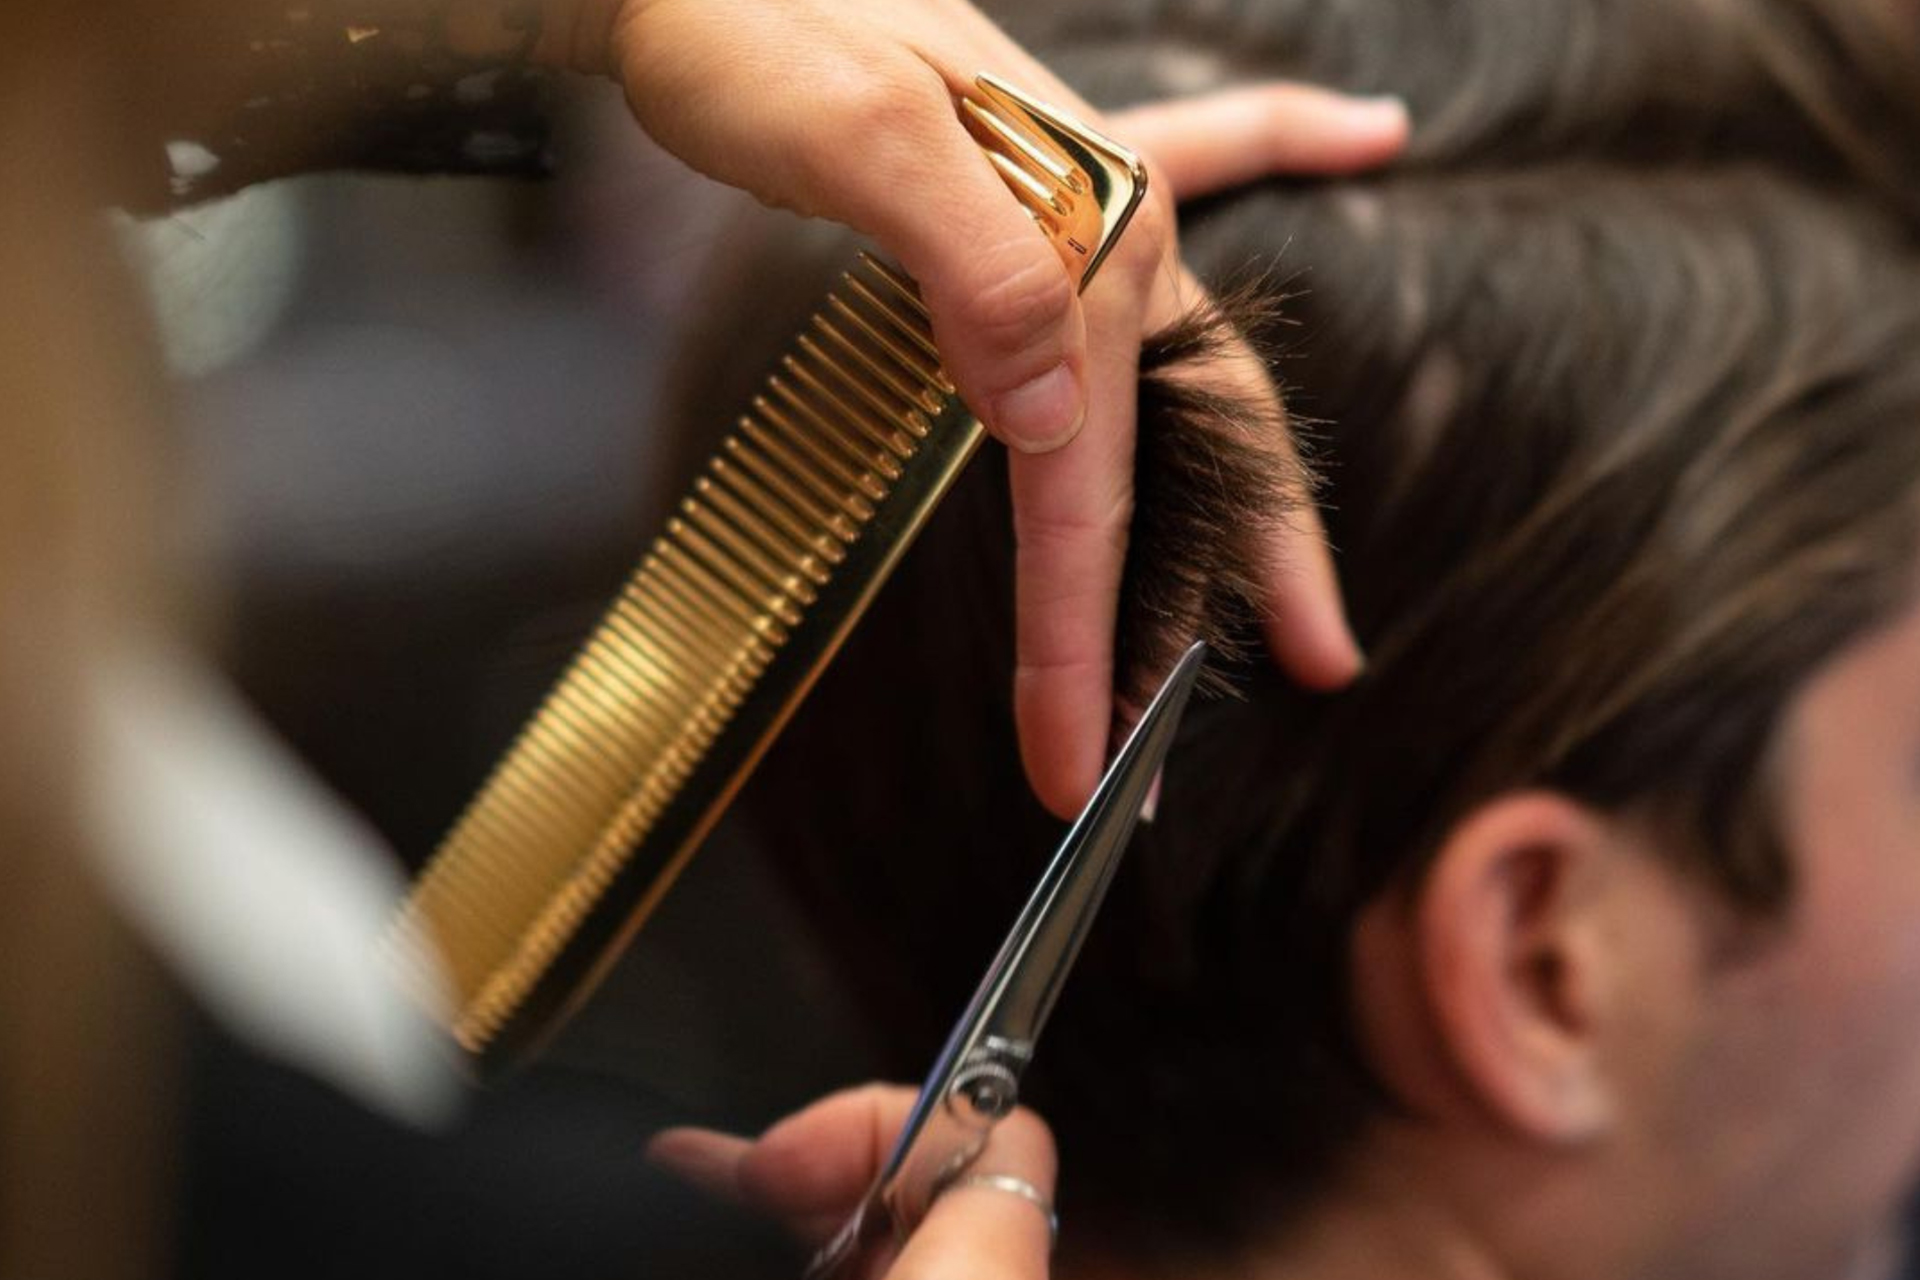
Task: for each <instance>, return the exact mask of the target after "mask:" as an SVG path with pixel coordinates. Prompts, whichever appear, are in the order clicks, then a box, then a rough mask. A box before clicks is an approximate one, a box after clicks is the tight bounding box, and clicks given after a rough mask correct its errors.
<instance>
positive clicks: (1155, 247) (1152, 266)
mask: <svg viewBox="0 0 1920 1280" xmlns="http://www.w3.org/2000/svg"><path fill="white" fill-rule="evenodd" d="M1150 190H1151V189H1150ZM1175 228H1176V222H1175V216H1174V211H1173V205H1172V202H1171V198H1170V197H1169V196H1168V195H1167V194H1166V187H1165V184H1164V183H1161V184H1160V190H1159V191H1158V192H1157V193H1155V194H1151V195H1149V196H1148V198H1147V199H1145V200H1143V201H1141V202H1140V208H1139V209H1138V210H1137V211H1135V213H1134V215H1133V222H1132V224H1131V225H1130V226H1129V227H1128V228H1127V232H1126V234H1125V235H1123V236H1121V237H1120V243H1119V244H1118V245H1116V246H1114V253H1113V261H1114V264H1115V266H1117V267H1118V268H1119V269H1120V270H1121V271H1123V272H1125V273H1126V274H1127V275H1128V276H1129V278H1131V279H1133V280H1135V281H1138V280H1140V279H1142V278H1145V277H1150V276H1152V275H1154V274H1156V273H1158V272H1160V271H1162V270H1165V269H1167V267H1168V266H1169V265H1170V264H1172V263H1175V262H1178V261H1179V257H1180V247H1179V236H1178V233H1177V232H1176V229H1175Z"/></svg>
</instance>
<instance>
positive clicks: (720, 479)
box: [397, 76, 1146, 1068]
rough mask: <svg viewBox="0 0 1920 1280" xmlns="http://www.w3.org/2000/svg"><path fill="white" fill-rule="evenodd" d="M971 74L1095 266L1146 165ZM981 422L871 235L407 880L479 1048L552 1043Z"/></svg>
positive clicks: (1022, 188)
mask: <svg viewBox="0 0 1920 1280" xmlns="http://www.w3.org/2000/svg"><path fill="white" fill-rule="evenodd" d="M976 83H977V89H978V96H977V97H970V98H968V99H966V100H964V101H963V102H962V103H961V112H962V117H963V119H964V120H965V122H966V124H967V126H968V128H969V129H970V130H971V131H972V133H973V135H974V136H975V138H976V139H977V140H979V142H980V143H981V146H982V147H983V149H984V150H985V151H986V154H987V156H988V158H989V159H990V160H991V161H992V163H993V164H994V166H995V168H996V169H997V170H998V171H999V173H1000V174H1001V176H1002V177H1003V178H1004V179H1005V180H1006V182H1007V185H1008V186H1009V187H1010V188H1011V189H1012V191H1013V193H1014V195H1015V196H1016V197H1017V198H1018V199H1019V200H1020V201H1021V202H1022V203H1023V204H1024V205H1025V206H1026V208H1027V209H1028V211H1029V213H1031V214H1032V216H1033V218H1034V221H1035V223H1036V224H1037V225H1038V226H1039V227H1040V229H1041V230H1042V231H1043V232H1045V233H1046V235H1047V236H1048V237H1049V239H1050V240H1051V241H1052V243H1053V244H1054V246H1055V247H1056V249H1058V251H1059V252H1060V254H1061V257H1062V259H1063V260H1064V261H1065V262H1066V263H1067V265H1068V269H1069V270H1070V271H1072V272H1074V273H1075V275H1076V277H1077V278H1078V280H1079V281H1080V283H1081V285H1082V287H1084V285H1085V283H1086V281H1087V279H1088V278H1090V277H1091V276H1092V274H1093V272H1094V270H1095V269H1096V268H1097V267H1098V266H1099V264H1100V261H1101V259H1102V258H1103V257H1104V256H1105V254H1106V253H1107V251H1108V250H1109V249H1110V248H1111V247H1112V245H1113V243H1114V241H1115V239H1116V238H1117V237H1118V236H1119V235H1120V233H1121V231H1122V230H1123V229H1124V228H1125V226H1126V223H1127V221H1128V219H1129V218H1130V217H1131V216H1132V214H1133V211H1134V209H1135V208H1136V207H1137V205H1138V203H1139V201H1140V198H1141V196H1142V195H1143V194H1144V191H1145V185H1146V175H1145V172H1144V170H1143V169H1142V168H1141V166H1140V164H1139V162H1138V160H1137V159H1136V158H1135V157H1134V156H1133V155H1132V154H1131V153H1130V152H1128V151H1126V150H1125V149H1124V148H1122V147H1119V146H1117V145H1115V144H1114V143H1112V142H1110V141H1108V140H1107V139H1105V138H1102V137H1101V136H1100V135H1098V134H1096V133H1094V132H1093V131H1092V130H1090V129H1088V128H1086V127H1085V126H1084V125H1081V124H1078V123H1077V122H1075V121H1073V120H1071V119H1069V118H1068V117H1065V116H1063V115H1061V114H1059V113H1058V112H1056V111H1053V110H1052V109H1050V108H1048V107H1045V106H1042V105H1041V104H1039V103H1037V102H1035V101H1033V100H1032V99H1030V98H1028V97H1026V96H1025V95H1023V94H1021V93H1020V92H1019V91H1018V90H1015V89H1013V88H1012V87H1011V86H1009V85H1007V84H1005V83H1003V82H1001V81H999V80H996V79H994V78H992V77H989V76H982V77H980V78H979V80H978V81H977V82H976ZM930 198H937V197H935V196H930ZM982 434H983V431H982V428H981V425H980V423H979V421H978V419H976V418H975V417H974V416H973V415H972V414H971V413H970V412H969V411H968V410H967V408H966V406H965V405H963V404H962V403H961V402H960V400H959V398H958V397H957V396H956V395H955V394H954V388H953V384H952V383H951V382H949V381H948V379H947V377H946V375H945V374H944V373H943V372H942V371H941V368H940V358H939V352H938V350H937V349H936V348H935V346H934V342H933V333H932V330H931V328H930V326H929V324H928V318H927V311H926V308H925V306H924V305H923V304H922V303H921V301H920V297H919V293H918V290H917V289H916V287H915V286H914V284H913V283H912V282H911V281H910V280H908V279H907V278H906V277H904V276H903V275H901V274H900V273H899V272H898V271H896V270H894V269H892V268H890V267H888V266H886V265H885V264H883V263H881V262H879V261H877V260H876V259H874V258H872V257H869V256H865V255H863V256H862V258H861V261H860V264H859V266H858V267H857V268H856V269H855V270H854V271H852V272H849V273H848V274H847V275H846V276H845V277H844V279H843V284H842V287H841V288H840V289H838V290H837V291H836V292H835V293H833V294H831V295H830V296H829V297H828V298H827V300H826V303H825V305H824V306H823V307H822V308H821V310H820V311H819V312H818V313H816V314H815V315H814V317H813V320H812V323H811V325H810V327H809V330H808V332H806V333H805V334H803V335H802V336H801V337H799V338H798V339H797V341H796V343H795V349H794V351H793V353H792V354H790V355H788V356H787V357H786V358H785V359H784V360H783V361H782V362H781V368H780V371H779V372H777V373H775V374H774V375H773V376H772V377H770V378H769V379H768V380H767V383H766V387H765V390H764V392H763V393H762V394H761V395H759V396H757V397H756V398H755V399H754V401H753V406H752V410H751V412H749V413H748V414H746V415H745V416H743V417H742V418H741V419H740V420H739V423H738V426H737V429H736V431H735V432H734V433H733V434H732V435H730V436H728V437H727V439H726V440H725V441H724V442H723V444H722V445H721V447H720V450H719V452H718V453H717V454H716V455H715V456H714V458H713V459H712V460H711V461H710V462H709V463H708V465H707V468H706V470H705V472H704V473H703V474H702V475H701V476H700V478H699V479H698V480H696V481H695V482H694V485H693V491H692V492H691V493H690V494H689V495H688V496H687V497H686V498H685V499H684V500H683V501H682V502H681V504H680V507H679V509H678V511H677V513H676V514H675V515H674V516H673V518H672V519H670V520H669V521H668V523H667V528H666V531H665V532H664V533H663V534H662V535H661V536H660V537H659V538H658V540H656V541H655V543H654V544H653V547H652V549H651V550H650V551H649V552H648V553H647V555H646V558H645V559H644V560H642V561H641V564H640V567H639V569H638V570H636V571H635V573H634V575H633V577H632V578H631V579H630V580H629V581H628V583H627V585H626V587H625V589H624V590H623V591H622V592H621V593H620V596H619V598H618V599H617V600H616V601H615V602H614V604H613V606H612V607H611V608H610V609H609V610H608V612H607V614H606V615H605V617H604V618H603V619H602V620H601V622H600V625H599V627H598V628H597V629H596V630H595V631H594V633H593V634H592V635H591V636H590V637H589V638H588V639H587V641H586V643H585V645H584V646H583V647H582V648H581V650H580V651H579V653H578V654H577V655H576V657H575V658H574V660H573V662H572V665H571V666H570V667H569V668H568V670H567V671H566V673H565V674H564V675H563V676H562V677H561V679H560V681H559V683H558V684H557V685H556V687H555V688H554V689H553V690H552V691H551V692H550V693H549V694H548V696H547V699H546V701H545V703H544V704H543V705H542V706H541V708H540V710H539V711H538V712H537V713H536V714H535V715H534V717H533V719H532V720H531V721H530V722H529V723H528V724H527V725H526V726H525V728H524V729H523V730H522V731H521V733H520V735H519V737H518V739H517V740H516V741H515V742H514V744H513V746H512V747H511V748H510V749H509V751H508V752H507V754H506V756H505V757H504V758H503V759H502V760H501V761H500V763H499V764H498V765H497V766H496V767H495V769H494V772H493V774H492V776H491V777H490V778H489V779H488V780H487V782H486V784H485V786H484V787H483V788H482V789H481V791H480V792H479V794H478V795H477V796H476V797H475V798H474V800H473V801H472V803H471V804H470V805H469V806H468V808H467V810H466V811H465V813H463V814H462V815H461V816H460V818H459V820H458V822H457V823H456V824H455V826H454V828H453V830H452V832H451V833H450V834H449V835H448V836H447V837H446V840H445V841H444V842H443V843H442V845H441V846H440V849H439V850H438V852H437V853H436V854H435V855H434V858H433V860H432V861H431V862H430V863H429V864H428V866H427V868H426V869H425V871H424V872H423V873H422V874H421V876H420V878H419V880H418V881H417V882H416V884H415V886H414V888H413V890H412V892H411V894H410V896H409V897H408V899H407V901H406V903H405V906H404V908H403V911H402V915H401V918H400V921H399V923H398V925H397V929H398V930H399V931H400V932H401V935H402V938H403V940H408V941H417V940H418V938H419V935H420V934H423V933H424V934H425V935H426V937H427V939H428V940H429V941H430V942H431V943H432V945H433V946H434V948H436V949H437V951H438V953H439V954H440V956H441V957H442V959H443V962H444V975H443V976H444V979H445V980H446V981H447V982H448V983H449V984H450V987H451V990H450V991H449V992H448V993H447V994H448V995H449V996H450V997H451V1000H452V1009H451V1030H452V1032H453V1035H454V1037H455V1038H456V1039H457V1040H458V1042H459V1043H460V1044H461V1046H462V1047H463V1048H465V1049H466V1050H467V1051H469V1052H470V1053H472V1054H474V1055H476V1056H477V1057H478V1059H479V1061H480V1064H481V1066H482V1067H483V1068H491V1067H495V1066H498V1065H501V1064H502V1063H503V1062H505V1061H508V1060H511V1059H512V1058H513V1057H516V1056H518V1055H519V1054H521V1053H523V1052H525V1051H527V1050H528V1049H530V1048H531V1047H532V1046H533V1045H534V1044H536V1043H537V1042H538V1040H539V1039H540V1038H541V1036H542V1035H543V1034H544V1033H545V1032H546V1031H547V1030H549V1029H551V1028H552V1027H553V1026H554V1025H556V1024H557V1023H558V1022H559V1021H560V1020H561V1019H562V1018H563V1017H564V1016H565V1014H566V1013H567V1012H569V1011H570V1010H571V1009H572V1008H573V1007H574V1006H575V1005H577V1004H578V1002H579V1001H581V1000H582V999H584V998H585V996H586V994H587V993H588V991H589V990H590V989H591V988H592V986H593V984H594V982H595V981H596V980H597V979H598V977H599V976H600V975H601V974H602V973H603V972H604V971H605V969H606V968H607V967H608V966H609V965H610V964H611V963H612V961H613V959H614V958H615V957H616V956H617V955H618V954H619V952H620V950H621V948H622V947H623V945H624V944H625V943H626V941H627V940H628V939H629V938H630V937H631V936H632V934H633V933H634V931H635V930H637V929H638V928H639V927H640V925H641V924H642V923H643V922H644V921H645V920H646V918H647V917H648V915H649V914H650V913H651V912H652V911H653V909H654V908H655V907H656V906H657V905H658V904H659V902H660V900H661V898H662V897H663V896H664V895H665V893H666V891H667V889H668V888H669V887H670V886H671V884H672V882H673V880H674V878H675V876H676V875H678V873H679V872H680V870H681V869H682V868H683V867H684V866H685V865H686V863H687V860H688V859H689V858H690V857H691V856H692V854H693V851H694V849H695V848H696V847H697V846H698V845H699V843H700V841H701V840H702V838H704V837H705V835H706V834H707V832H708V831H709V830H710V829H711V827H712V825H713V823H714V821H715V820H716V819H717V818H718V817H719V815H720V814H721V812H722V811H723V810H724V809H725V807H726V805H727V804H728V802H729V801H730V800H731V799H732V797H733V795H734V793H735V792H736V791H737V790H738V789H739V787H740V785H741V784H742V783H743V782H744V781H745V779H746V777H747V775H748V773H749V772H750V771H751V770H752V768H753V766H754V765H755V764H756V763H757V762H758V760H759V758H760V756H761V754H762V753H763V752H764V751H765V750H766V748H767V746H768V744H769V743H771V741H772V740H773V738H774V736H775V735H776V734H777V733H778V732H779V731H780V729H781V727H782V726H783V725H784V724H785V723H786V720H787V717H788V716H789V715H791V714H792V712H793V710H794V708H795V707H796V706H797V705H798V704H799V702H800V699H801V698H802V697H803V696H804V695H805V694H806V692H807V690H808V689H809V688H810V687H811V686H812V684H813V682H814V680H815V678H816V677H817V676H818V675H819V673H820V672H821V670H822V669H823V668H824V667H825V665H826V664H827V662H828V661H829V660H830V659H831V658H832V657H833V655H834V653H835V652H836V651H837V650H838V649H839V647H840V645H841V643H842V641H844V640H845V638H846V636H847V633H848V632H849V631H850V630H851V629H852V627H853V625H854V623H855V622H856V621H857V620H858V619H859V617H860V615H861V614H862V613H863V612H864V611H865V609H866V606H867V604H868V602H869V601H870V600H871V599H872V598H873V595H874V593H875V592H876V591H877V590H878V589H879V587H880V584H881V583H882V582H884V581H885V580H886V578H887V575H888V574H889V573H890V572H891V571H892V569H893V566H894V564H895V563H896V562H897V561H898V560H899V558H900V556H901V555H902V553H904V552H905V550H906V548H907V546H908V545H909V544H910V543H911V542H912V540H913V538H914V535H915V534H916V533H917V532H918V531H919V529H920V527H921V525H922V524H923V523H924V522H925V520H926V518H927V516H928V515H929V514H930V513H931V511H932V510H933V507H934V505H935V504H936V503H937V502H938V501H939V500H940V498H941V496H942V495H943V494H945V492H946V491H947V489H948V487H949V486H950V485H951V483H952V481H953V479H954V477H955V476H956V475H957V474H958V473H959V471H960V469H961V468H962V467H963V466H965V464H966V462H967V460H968V459H969V458H970V457H971V456H972V455H973V453H974V451H975V449H976V448H977V447H978V445H979V443H980V440H981V438H982ZM402 950H403V951H404V950H406V949H405V948H403V949H402Z"/></svg>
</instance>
